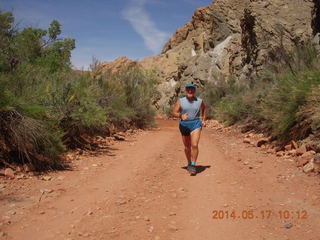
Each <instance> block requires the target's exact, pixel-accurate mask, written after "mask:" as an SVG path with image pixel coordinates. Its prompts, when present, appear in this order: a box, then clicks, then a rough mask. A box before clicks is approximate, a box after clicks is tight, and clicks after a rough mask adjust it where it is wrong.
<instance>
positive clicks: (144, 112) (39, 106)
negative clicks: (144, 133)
mask: <svg viewBox="0 0 320 240" xmlns="http://www.w3.org/2000/svg"><path fill="white" fill-rule="evenodd" d="M74 48H75V40H74V39H68V38H61V25H60V23H59V22H58V21H56V20H54V21H52V22H51V24H50V26H49V28H48V29H47V30H43V29H38V28H33V27H26V28H19V26H17V25H16V23H15V19H14V17H13V15H12V13H11V12H1V11H0V167H1V166H2V167H4V166H6V167H12V166H13V165H16V164H21V165H24V164H26V165H29V166H30V167H31V168H33V169H35V170H49V169H63V168H66V167H68V166H67V163H66V162H65V160H64V158H63V157H62V155H61V154H62V153H64V152H66V151H68V150H69V149H75V148H92V147H93V146H92V145H91V144H90V142H88V141H86V139H85V138H84V137H83V136H86V135H97V134H100V135H103V134H105V135H108V134H110V133H111V130H110V129H120V130H125V129H127V128H129V127H136V128H144V127H147V126H149V125H152V124H153V119H154V111H153V108H152V106H151V104H152V97H153V95H154V84H156V78H155V76H154V75H153V74H152V73H149V72H144V71H142V70H141V69H139V68H137V67H132V68H130V69H128V70H127V71H126V72H123V73H121V74H117V75H111V74H109V75H108V74H104V75H103V76H101V77H99V78H96V77H94V76H93V75H92V74H91V72H76V71H74V70H72V68H71V62H70V57H71V51H72V50H73V49H74Z"/></svg>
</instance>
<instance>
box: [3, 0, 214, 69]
mask: <svg viewBox="0 0 320 240" xmlns="http://www.w3.org/2000/svg"><path fill="white" fill-rule="evenodd" d="M211 1H212V0H0V10H1V11H12V12H13V15H14V16H15V18H16V21H17V22H18V23H19V26H20V27H24V26H32V27H38V28H42V29H48V27H49V24H50V22H51V21H52V20H58V21H59V22H60V23H61V25H62V34H61V36H62V37H64V38H74V39H75V40H76V49H75V50H73V51H72V59H71V60H72V65H73V66H74V68H77V69H85V70H87V69H88V67H89V66H90V64H91V63H92V60H93V58H95V59H97V60H98V61H100V62H105V61H113V60H114V59H116V58H117V57H120V56H126V57H128V58H130V59H133V60H141V59H143V58H145V57H147V56H154V55H157V54H159V53H160V52H161V49H162V47H163V45H164V44H165V43H166V42H167V41H168V40H169V39H170V37H171V36H172V34H173V33H174V32H175V31H176V29H177V28H179V27H182V26H183V25H184V24H186V23H187V22H188V21H189V20H190V19H191V17H192V14H193V12H194V10H195V9H197V8H199V7H203V6H207V5H209V4H210V3H211Z"/></svg>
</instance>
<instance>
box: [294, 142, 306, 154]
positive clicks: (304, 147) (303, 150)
mask: <svg viewBox="0 0 320 240" xmlns="http://www.w3.org/2000/svg"><path fill="white" fill-rule="evenodd" d="M306 152H307V148H306V145H305V144H302V145H301V146H300V147H299V148H298V149H297V151H296V153H297V155H298V156H300V155H302V154H304V153H306Z"/></svg>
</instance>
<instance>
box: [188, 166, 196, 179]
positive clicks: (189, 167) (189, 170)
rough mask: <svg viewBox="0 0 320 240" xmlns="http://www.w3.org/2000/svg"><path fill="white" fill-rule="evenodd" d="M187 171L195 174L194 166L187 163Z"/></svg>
mask: <svg viewBox="0 0 320 240" xmlns="http://www.w3.org/2000/svg"><path fill="white" fill-rule="evenodd" d="M187 170H188V172H189V173H190V175H191V176H194V175H196V174H197V170H196V166H193V165H189V166H188V168H187Z"/></svg>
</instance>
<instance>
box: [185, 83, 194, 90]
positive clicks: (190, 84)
mask: <svg viewBox="0 0 320 240" xmlns="http://www.w3.org/2000/svg"><path fill="white" fill-rule="evenodd" d="M186 88H194V89H195V88H196V85H194V84H193V83H188V84H187V85H186Z"/></svg>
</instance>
